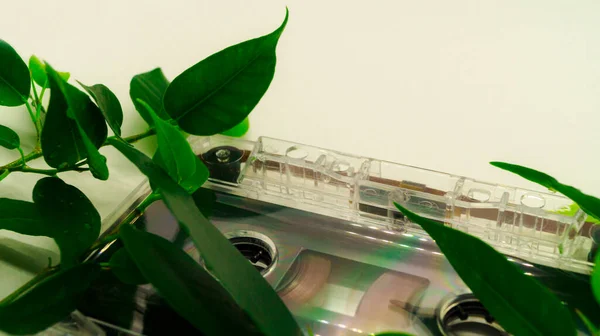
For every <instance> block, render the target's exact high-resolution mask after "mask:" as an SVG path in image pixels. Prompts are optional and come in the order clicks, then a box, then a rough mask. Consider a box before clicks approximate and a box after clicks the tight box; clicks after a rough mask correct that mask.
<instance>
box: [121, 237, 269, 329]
mask: <svg viewBox="0 0 600 336" xmlns="http://www.w3.org/2000/svg"><path fill="white" fill-rule="evenodd" d="M120 235H121V239H122V240H123V243H124V244H125V248H126V249H127V252H129V254H130V255H131V257H132V258H133V260H134V261H135V263H136V264H137V265H138V267H139V269H140V271H141V272H142V274H143V275H144V276H145V277H146V278H147V279H149V280H150V282H151V283H152V285H153V286H154V287H155V288H156V289H157V290H158V291H159V292H160V294H161V295H162V296H163V297H164V298H165V300H167V302H168V303H169V304H170V305H171V307H173V309H175V310H176V311H177V312H178V313H179V314H180V315H181V316H183V317H185V318H186V319H187V320H188V321H190V322H191V323H192V324H193V325H194V326H195V327H196V328H198V330H201V331H202V332H203V333H205V334H207V335H259V334H260V333H259V332H258V330H257V329H256V326H255V325H254V324H253V323H252V321H251V320H250V319H249V318H248V316H247V315H246V314H245V313H244V311H243V310H242V309H241V308H240V307H238V306H237V305H236V303H235V301H234V300H233V298H232V297H231V295H230V294H229V293H227V291H226V290H225V289H224V288H223V286H221V284H220V283H219V282H218V281H217V280H216V279H215V278H213V276H212V275H210V274H209V273H208V272H207V271H206V270H205V269H204V268H202V267H201V266H200V265H199V264H198V263H197V262H196V261H194V259H192V258H191V257H190V256H189V255H188V254H187V253H185V252H183V251H182V250H181V249H179V248H177V247H175V246H174V245H173V244H172V243H171V242H169V241H168V240H166V239H164V238H161V237H159V236H155V235H153V234H151V233H147V232H143V231H139V230H137V229H134V228H133V227H132V226H130V225H125V226H123V227H122V228H121V231H120Z"/></svg>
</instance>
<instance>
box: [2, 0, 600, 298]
mask: <svg viewBox="0 0 600 336" xmlns="http://www.w3.org/2000/svg"><path fill="white" fill-rule="evenodd" d="M285 5H287V6H289V8H290V20H289V23H288V27H287V29H286V31H285V32H284V34H283V36H282V39H281V41H280V43H279V47H278V58H279V60H278V66H277V71H276V75H275V79H274V81H273V83H272V85H271V88H270V90H269V92H268V93H267V94H266V96H265V97H264V98H263V100H262V101H261V102H260V104H259V105H258V106H257V108H256V109H255V111H254V113H253V114H252V117H251V123H252V128H251V132H250V133H249V134H248V137H249V138H256V137H257V136H260V135H267V136H272V137H277V138H282V139H286V140H291V141H296V142H301V143H306V144H311V145H318V146H322V147H325V148H331V149H337V150H342V151H346V152H350V153H354V154H362V155H367V156H371V157H375V158H380V159H385V160H390V161H395V162H402V163H407V164H411V165H416V166H420V167H425V168H430V169H436V170H441V171H445V172H450V173H454V174H460V175H466V176H470V177H475V178H479V179H483V180H487V181H493V182H498V183H506V184H512V185H518V186H523V187H530V188H534V189H539V188H537V187H536V186H534V185H533V184H530V183H528V182H525V181H523V180H521V179H520V178H518V177H515V176H512V175H510V174H509V173H505V172H502V171H499V170H498V169H495V168H493V167H491V166H489V165H488V164H487V162H488V161H491V160H502V161H508V162H513V163H518V164H523V165H527V166H531V167H534V168H538V169H541V170H544V171H546V172H548V173H551V174H553V175H555V176H556V177H557V178H559V180H561V181H564V182H567V183H571V184H573V185H575V186H577V187H579V188H582V189H584V191H587V192H590V193H595V194H596V195H600V178H598V159H597V158H596V157H595V153H597V151H598V148H600V147H599V145H600V136H598V135H597V134H596V132H597V131H598V125H599V122H600V92H599V91H600V34H598V31H599V28H600V23H599V22H600V21H598V19H597V13H598V12H599V10H600V3H599V2H597V1H578V2H577V4H574V3H573V2H571V1H567V0H564V1H528V2H519V1H486V2H482V1H474V0H473V1H466V0H458V1H398V0H386V1H382V0H381V1H372V2H365V1H341V0H336V1H334V0H329V1H316V0H303V1H300V0H288V1H287V2H283V1H274V0H273V1H243V0H236V1H231V0H228V1H215V0H211V1H208V0H187V1H185V0H169V1H141V0H135V1H134V0H129V1H122V0H87V1H80V0H68V1H67V0H62V1H41V0H40V1H10V2H7V3H5V4H3V6H2V11H0V38H2V39H4V40H6V41H8V42H9V43H11V44H12V45H13V46H14V47H15V48H16V50H17V51H18V52H19V53H20V54H21V55H22V57H23V58H24V59H25V60H26V59H27V58H28V57H29V55H30V54H32V53H35V54H36V55H38V56H40V57H41V58H43V59H45V60H47V61H48V62H50V63H51V64H52V65H53V66H54V67H55V68H57V69H59V70H61V71H70V72H71V74H72V78H73V79H78V80H80V81H82V82H83V83H85V84H87V85H91V84H95V83H103V84H106V85H107V86H108V87H110V88H111V89H112V90H113V91H114V92H115V93H116V94H117V96H118V97H119V98H120V100H121V103H122V105H123V108H124V111H125V124H124V127H123V130H124V131H123V132H124V134H125V135H131V134H134V133H137V132H139V131H142V130H143V129H144V128H145V125H144V124H143V121H142V120H141V118H139V117H138V116H137V114H136V113H135V111H134V109H133V105H132V103H131V102H130V100H129V95H128V86H129V81H130V79H131V77H132V76H133V75H135V74H137V73H140V72H144V71H148V70H150V69H152V68H154V67H156V66H161V67H162V68H163V69H164V71H165V74H166V75H167V77H168V78H171V79H172V78H174V77H175V76H176V75H177V74H179V73H180V72H181V71H183V70H184V69H186V68H187V67H188V66H190V65H192V64H194V63H195V62H197V61H199V60H201V59H202V58H204V57H206V56H208V55H210V54H211V53H214V52H216V51H218V50H220V49H222V48H224V47H227V46H229V45H231V44H235V43H237V42H240V41H243V40H245V39H248V38H252V37H256V36H259V35H262V34H265V33H268V32H270V31H272V30H273V29H275V28H276V27H277V26H278V25H279V23H280V22H281V20H282V19H283V14H284V6H285ZM0 66H1V65H0ZM0 111H1V112H0V113H2V118H1V121H0V123H2V124H5V125H7V126H10V127H13V128H14V129H16V130H17V131H18V132H19V133H20V135H21V136H22V138H23V142H24V143H25V147H26V148H25V150H26V151H27V150H28V149H30V146H31V144H32V140H26V139H31V138H32V137H33V130H32V128H31V126H30V124H29V122H28V115H27V112H26V110H25V109H23V108H0ZM28 146H29V147H28ZM150 148H151V146H150V145H148V146H146V149H147V150H149V149H150ZM102 152H103V153H104V154H105V155H106V156H107V157H108V160H109V164H110V168H111V178H110V179H109V181H107V182H101V181H98V180H95V179H93V178H91V177H90V176H88V175H78V174H70V175H65V176H63V177H64V178H65V180H67V182H69V183H72V184H75V185H76V186H77V187H79V188H81V189H82V190H83V191H84V192H86V193H87V194H88V195H89V197H90V198H91V199H92V201H93V202H94V204H96V206H97V207H98V209H99V211H100V212H101V214H102V215H103V217H105V216H106V215H107V214H108V213H109V212H110V211H111V210H112V209H113V208H114V207H116V205H117V204H118V203H119V202H121V201H122V200H123V198H124V197H125V196H126V195H127V194H128V193H129V191H131V190H132V189H133V187H134V186H136V185H137V184H138V183H139V181H141V180H142V177H141V175H140V174H139V173H138V172H137V171H136V170H135V169H134V168H133V166H132V165H130V164H129V163H127V162H126V161H125V159H123V158H122V157H120V155H118V154H117V153H116V152H115V151H114V150H112V149H109V148H105V149H102ZM15 158H17V153H16V152H8V151H7V150H4V149H0V162H1V163H4V162H7V161H9V160H12V159H15ZM36 178H37V176H32V175H25V174H13V175H11V176H10V177H8V178H7V179H6V180H4V181H2V182H1V183H2V188H0V197H14V198H21V199H30V198H31V189H32V187H33V185H34V184H35V179H36ZM12 236H14V235H12ZM33 241H34V242H35V243H36V244H38V245H41V246H43V247H45V248H53V249H55V246H54V244H53V243H52V242H51V241H50V240H48V239H45V238H37V239H34V240H33ZM5 270H6V266H5V268H3V269H2V268H1V267H0V274H2V280H1V283H0V296H4V295H6V294H7V293H8V292H9V291H10V290H12V288H14V287H15V286H17V285H18V283H20V282H22V281H23V279H24V277H26V275H24V273H18V272H7V271H5ZM13 275H14V276H13Z"/></svg>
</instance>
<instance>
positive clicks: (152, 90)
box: [129, 68, 170, 125]
mask: <svg viewBox="0 0 600 336" xmlns="http://www.w3.org/2000/svg"><path fill="white" fill-rule="evenodd" d="M168 86H169V81H168V80H167V78H166V77H165V75H164V74H163V72H162V70H161V69H160V68H156V69H154V70H151V71H148V72H144V73H141V74H139V75H135V76H133V78H132V79H131V83H130V84H129V96H130V97H131V100H132V101H133V105H135V109H136V110H137V111H138V112H139V113H140V115H141V116H142V118H144V120H145V121H146V122H147V123H148V124H149V125H152V118H151V117H150V115H148V113H147V111H146V109H145V108H144V107H143V106H142V105H140V104H139V102H138V99H139V100H142V101H145V102H146V103H147V104H148V105H150V107H151V108H152V110H154V111H156V113H157V114H158V116H159V117H160V118H161V119H165V120H167V119H170V117H169V115H168V114H167V113H166V112H165V111H164V108H163V96H164V94H165V91H166V90H167V87H168Z"/></svg>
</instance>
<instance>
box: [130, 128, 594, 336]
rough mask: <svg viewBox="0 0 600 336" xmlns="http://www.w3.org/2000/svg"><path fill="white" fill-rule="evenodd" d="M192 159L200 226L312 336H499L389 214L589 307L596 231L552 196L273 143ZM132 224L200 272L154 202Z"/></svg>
mask: <svg viewBox="0 0 600 336" xmlns="http://www.w3.org/2000/svg"><path fill="white" fill-rule="evenodd" d="M192 146H193V148H194V150H195V152H196V153H197V154H198V155H199V156H200V158H201V159H202V160H203V161H204V162H205V163H206V165H207V167H208V168H209V170H210V173H211V178H210V180H209V182H207V183H206V184H205V186H204V187H205V188H207V189H208V190H209V192H213V193H214V194H215V197H214V199H215V202H214V204H213V206H212V214H211V216H210V219H211V222H212V223H213V224H214V225H215V226H216V227H217V228H218V229H219V230H220V231H221V232H222V233H223V234H224V235H225V236H226V237H227V238H228V239H229V240H230V241H231V242H232V244H233V245H234V246H235V247H237V248H238V250H239V251H240V252H241V253H242V254H243V255H244V256H245V257H246V258H247V259H248V260H249V262H251V263H252V264H253V265H254V266H255V267H256V269H257V270H258V271H260V272H261V274H262V275H263V276H264V277H265V279H266V280H267V281H268V282H269V283H270V284H271V285H272V286H273V288H274V289H275V290H276V291H277V293H278V294H279V296H280V297H281V298H282V300H283V301H284V303H285V304H286V305H287V306H288V307H289V309H290V310H291V311H292V313H293V314H294V316H295V317H296V318H297V320H298V322H299V323H300V325H301V326H302V327H306V328H307V329H308V328H310V329H311V330H312V331H313V332H314V334H315V335H320V336H331V335H369V334H371V333H377V332H382V331H389V330H397V331H404V332H408V333H410V334H414V335H506V332H505V331H504V330H503V329H502V326H500V325H499V324H498V323H497V322H496V321H495V319H494V317H493V316H490V314H489V313H488V311H487V310H486V309H485V307H483V306H482V305H481V303H479V301H478V300H477V298H475V297H473V295H471V294H470V290H469V288H468V287H467V286H466V285H465V284H464V283H463V281H462V280H461V279H460V277H459V276H458V275H457V274H456V273H455V272H454V270H453V268H452V266H451V265H450V264H449V263H448V261H447V260H446V258H445V257H444V256H443V255H442V254H441V253H440V250H439V249H438V247H437V246H436V244H435V242H434V241H432V239H431V238H430V237H429V236H428V235H427V234H426V233H425V232H424V231H423V230H422V229H421V228H420V227H419V226H418V225H416V224H414V223H411V222H410V221H407V220H406V219H405V218H404V216H403V215H402V214H400V213H399V212H398V211H397V210H396V209H395V207H394V205H393V202H398V203H401V204H403V205H404V206H406V207H407V208H409V209H411V210H412V211H414V212H416V213H419V214H420V215H422V216H426V217H428V218H431V219H434V220H437V221H439V222H441V223H444V224H445V225H449V226H452V227H453V228H456V229H458V230H463V231H466V232H468V233H470V234H472V235H475V236H477V237H480V238H481V239H483V240H484V241H486V242H488V243H489V244H491V245H492V246H494V247H495V248H496V249H498V250H499V251H501V252H503V253H505V254H506V255H507V257H508V259H509V260H510V261H513V262H514V263H515V264H516V265H517V266H518V267H520V268H522V269H523V271H524V272H526V274H528V275H530V276H534V277H536V278H537V279H538V280H540V281H541V282H542V283H543V284H545V285H546V286H548V288H550V290H552V291H553V292H555V293H556V294H557V295H558V296H559V298H561V299H563V300H565V301H567V300H566V299H565V297H566V296H569V295H571V292H570V291H571V289H573V288H577V289H578V290H580V291H586V290H587V291H588V292H589V295H587V294H585V293H584V295H581V297H582V298H585V299H590V302H591V303H592V304H594V305H597V304H596V303H595V301H594V300H593V298H592V297H593V295H592V294H591V289H590V286H589V283H588V282H586V281H589V280H587V279H588V277H587V276H586V275H585V274H588V273H589V272H590V270H591V265H592V263H590V262H589V261H588V258H589V257H590V256H591V255H593V254H594V252H595V245H594V244H593V241H592V239H591V237H592V236H593V235H594V232H593V231H592V230H593V228H594V227H593V226H592V225H590V224H589V223H586V221H585V219H586V216H585V214H584V213H582V212H579V213H577V214H575V215H573V216H567V215H564V214H560V213H559V211H560V210H561V209H563V208H565V207H568V206H570V205H571V203H570V201H569V200H568V199H566V198H564V197H561V196H559V195H554V194H544V193H537V192H533V191H528V190H523V189H519V188H513V187H508V186H501V185H496V184H491V183H485V182H480V181H476V180H473V179H469V178H466V177H460V176H454V175H449V174H444V173H439V172H435V171H430V170H425V169H420V168H416V167H410V166H404V165H400V164H394V163H390V162H384V161H379V160H374V159H370V158H364V157H357V156H353V155H348V154H344V153H339V152H335V151H330V150H325V149H321V148H316V147H310V146H304V145H299V144H295V143H291V142H286V141H282V140H276V139H270V138H259V140H258V141H256V142H253V141H245V140H241V139H235V138H229V137H222V136H215V137H207V138H194V139H193V141H192ZM145 190H146V191H149V189H148V188H147V187H146V189H145ZM141 193H142V194H143V193H144V192H143V191H142V192H141ZM142 196H143V195H142ZM141 219H143V221H142V223H143V225H144V226H145V229H146V230H148V231H150V232H153V233H156V234H159V235H161V236H163V237H165V238H167V239H169V240H171V241H174V242H178V243H180V244H181V246H183V248H184V249H185V250H186V251H187V252H188V253H189V254H190V255H192V256H193V257H194V258H195V259H196V260H199V261H201V258H200V256H199V255H198V253H197V251H196V250H195V248H194V245H193V243H192V242H191V241H189V239H187V238H186V235H185V234H182V232H181V231H180V228H179V226H178V224H177V221H176V220H175V219H174V218H173V217H172V215H171V214H170V213H169V211H168V209H167V208H166V207H165V205H164V204H163V203H162V202H156V203H154V204H152V205H151V206H150V207H149V208H148V209H147V211H146V212H145V214H144V215H143V216H142V218H141ZM138 224H139V223H138ZM139 225H141V224H139ZM578 273H579V274H578ZM565 288H567V289H566V290H565ZM580 294H581V293H580ZM587 304H588V303H587V302H584V303H582V304H581V305H579V306H577V307H570V308H571V309H574V308H578V309H582V310H583V309H584V308H585V307H589V306H586V305H587ZM589 309H592V310H593V309H596V306H593V307H592V308H589ZM599 309H600V308H599ZM588 315H589V314H588ZM584 330H585V329H583V328H582V332H583V333H585V331H584Z"/></svg>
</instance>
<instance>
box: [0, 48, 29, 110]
mask: <svg viewBox="0 0 600 336" xmlns="http://www.w3.org/2000/svg"><path fill="white" fill-rule="evenodd" d="M0 64H1V66H0V105H2V106H19V105H23V104H25V102H26V101H27V98H28V97H29V90H30V88H31V79H30V77H29V70H28V69H27V65H25V62H23V59H21V57H20V56H19V54H17V52H16V51H15V49H13V47H11V45H10V44H8V43H6V42H5V41H3V40H0Z"/></svg>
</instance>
